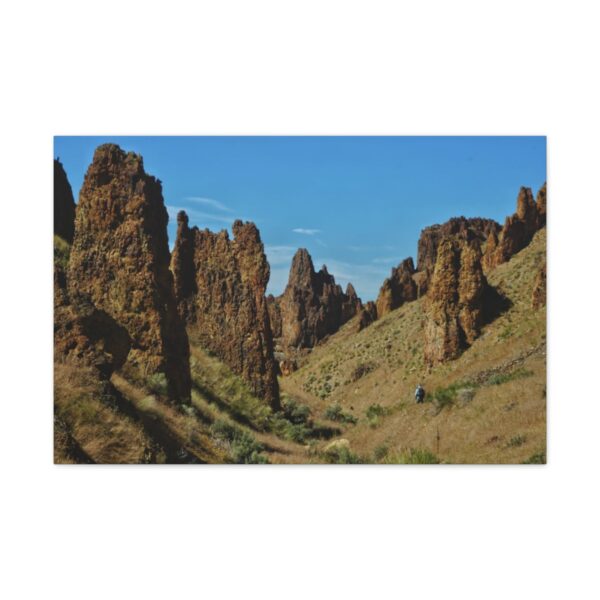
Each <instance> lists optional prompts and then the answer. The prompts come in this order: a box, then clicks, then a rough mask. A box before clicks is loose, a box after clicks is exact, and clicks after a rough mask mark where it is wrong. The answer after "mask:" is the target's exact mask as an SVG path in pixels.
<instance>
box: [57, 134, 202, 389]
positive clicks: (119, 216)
mask: <svg viewBox="0 0 600 600" xmlns="http://www.w3.org/2000/svg"><path fill="white" fill-rule="evenodd" d="M167 221H168V216H167V211H166V209H165V206H164V202H163V197H162V187H161V184H160V182H159V181H157V180H156V179H155V178H154V177H151V176H149V175H147V174H146V173H145V172H144V167H143V162H142V159H141V157H140V156H138V155H136V154H133V153H125V152H123V151H122V150H121V149H120V148H119V147H118V146H116V145H113V144H106V145H103V146H100V147H99V148H97V149H96V152H95V154H94V159H93V162H92V164H91V165H90V167H89V169H88V171H87V173H86V175H85V180H84V183H83V187H82V189H81V193H80V198H79V205H78V209H77V215H76V219H75V232H74V238H73V245H72V248H71V256H70V259H69V265H68V274H67V281H68V295H69V299H70V301H71V303H72V305H73V308H74V310H75V311H76V313H77V314H78V315H80V316H82V317H85V318H87V320H88V324H89V327H88V331H87V333H88V335H89V337H91V338H92V339H98V340H104V341H102V345H103V346H104V347H108V346H110V347H112V348H113V350H114V352H115V353H116V355H118V357H120V358H123V355H125V357H126V360H127V363H128V365H129V366H130V367H131V368H132V369H134V370H136V371H137V373H138V374H139V375H140V376H141V377H145V376H147V375H149V374H154V373H163V374H164V376H165V377H166V380H167V388H168V393H169V396H170V397H171V398H172V399H178V400H184V401H185V400H189V397H190V390H191V378H190V369H189V345H188V339H187V334H186V332H185V328H184V325H183V322H182V320H181V319H180V317H179V314H178V312H177V305H176V302H175V294H174V292H173V277H172V275H171V272H170V271H169V261H170V255H169V248H168V244H167ZM107 331H114V332H119V334H118V335H117V334H116V333H115V334H111V335H110V336H109V337H110V338H111V339H110V340H106V332H107ZM117 346H118V347H117ZM127 346H130V349H129V348H127ZM123 360H125V359H124V358H123ZM117 362H121V360H119V361H117ZM119 366H120V365H119Z"/></svg>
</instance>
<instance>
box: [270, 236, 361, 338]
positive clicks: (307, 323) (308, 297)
mask: <svg viewBox="0 0 600 600" xmlns="http://www.w3.org/2000/svg"><path fill="white" fill-rule="evenodd" d="M361 307H362V303H361V302H360V299H359V298H358V297H357V296H356V291H355V290H354V287H353V286H352V285H349V286H348V288H347V293H344V292H343V291H342V288H341V286H339V285H338V284H336V282H335V278H334V277H333V275H330V274H329V272H328V271H327V267H326V266H325V265H323V267H322V268H321V270H320V271H319V272H318V273H315V270H314V266H313V262H312V259H311V257H310V254H309V253H308V251H307V250H306V249H305V248H300V249H299V250H298V251H297V252H296V254H295V255H294V258H293V260H292V266H291V269H290V275H289V279H288V284H287V287H286V289H285V291H284V293H283V295H282V296H281V297H280V298H279V309H280V313H281V337H282V342H283V344H284V345H285V346H288V347H295V348H312V347H314V346H315V345H316V344H317V343H318V342H319V341H320V340H322V339H323V338H324V337H325V336H327V335H331V334H332V333H335V332H336V331H337V330H338V329H339V328H340V327H341V326H342V325H343V324H344V323H345V322H346V321H347V320H348V319H350V318H352V317H353V316H355V315H356V314H357V312H358V311H359V310H360V308H361Z"/></svg>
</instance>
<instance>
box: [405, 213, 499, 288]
mask: <svg viewBox="0 0 600 600" xmlns="http://www.w3.org/2000/svg"><path fill="white" fill-rule="evenodd" d="M499 231H500V225H499V224H498V223H496V221H494V220H492V219H480V218H475V219H466V218H465V217H456V218H453V219H450V220H449V221H447V222H446V223H443V224H442V225H432V226H431V227H426V228H425V229H423V231H421V236H420V237H419V243H418V253H417V271H419V272H420V273H423V274H424V276H422V278H421V279H420V281H421V288H420V290H419V296H422V295H423V294H424V293H426V292H427V289H428V287H429V282H430V280H431V276H432V275H433V270H434V268H435V263H436V259H437V253H438V247H439V245H440V243H441V242H442V240H443V239H445V238H447V237H449V236H458V237H459V238H462V239H464V240H472V239H477V240H479V241H480V242H485V241H486V240H487V238H488V236H489V235H490V234H492V233H496V234H497V233H498V232H499Z"/></svg>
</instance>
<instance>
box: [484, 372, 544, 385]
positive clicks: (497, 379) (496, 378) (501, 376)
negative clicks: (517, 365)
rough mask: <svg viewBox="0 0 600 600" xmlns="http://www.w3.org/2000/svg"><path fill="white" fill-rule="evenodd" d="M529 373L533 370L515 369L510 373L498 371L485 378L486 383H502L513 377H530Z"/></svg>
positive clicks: (512, 379)
mask: <svg viewBox="0 0 600 600" xmlns="http://www.w3.org/2000/svg"><path fill="white" fill-rule="evenodd" d="M531 375H533V371H528V370H526V369H517V370H516V371H513V372H512V373H498V374H497V375H492V376H491V377H490V378H489V379H488V380H487V384H488V385H502V384H503V383H507V382H509V381H514V380H515V379H523V378H525V377H530V376H531Z"/></svg>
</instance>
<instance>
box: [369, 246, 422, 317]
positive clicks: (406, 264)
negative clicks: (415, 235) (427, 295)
mask: <svg viewBox="0 0 600 600" xmlns="http://www.w3.org/2000/svg"><path fill="white" fill-rule="evenodd" d="M414 273H415V266H414V264H413V260H412V258H407V259H405V260H403V261H402V262H401V263H400V264H399V265H398V266H397V267H395V268H393V269H392V275H391V276H390V277H389V278H388V279H386V280H385V281H384V282H383V285H382V286H381V289H380V290H379V296H378V297H377V317H379V318H381V317H383V315H385V314H387V313H389V312H391V311H392V310H394V309H396V308H399V307H400V306H402V305H403V304H404V303H405V302H411V301H412V300H416V299H417V284H416V283H415V280H414V279H413V275H414Z"/></svg>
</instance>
